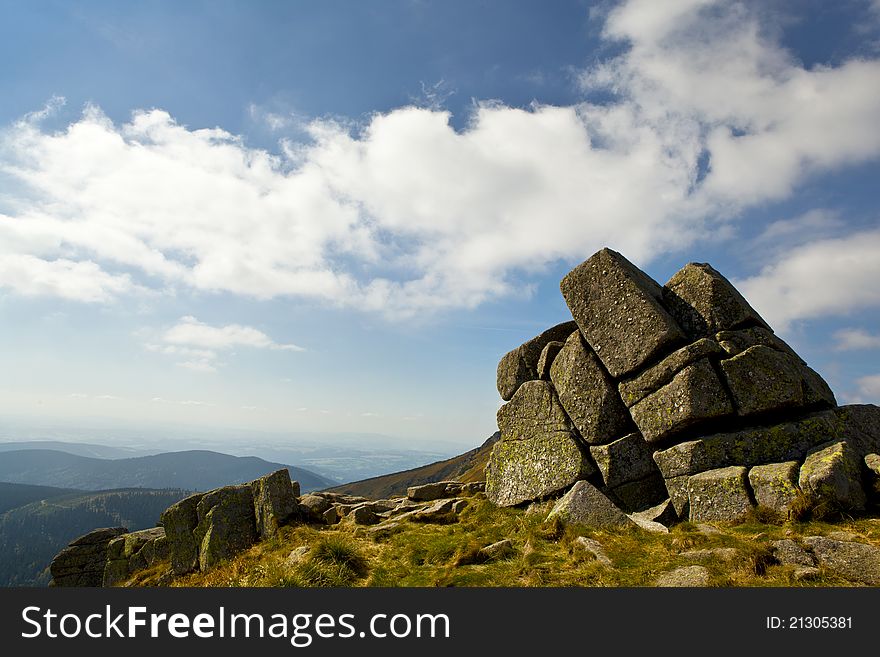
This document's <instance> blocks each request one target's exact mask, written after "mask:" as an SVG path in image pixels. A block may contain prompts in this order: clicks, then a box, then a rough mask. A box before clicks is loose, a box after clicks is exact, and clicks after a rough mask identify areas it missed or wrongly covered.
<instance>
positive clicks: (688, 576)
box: [654, 566, 709, 587]
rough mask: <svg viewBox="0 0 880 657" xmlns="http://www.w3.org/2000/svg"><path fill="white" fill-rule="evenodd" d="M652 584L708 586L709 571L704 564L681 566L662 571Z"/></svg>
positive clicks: (664, 585) (663, 585) (662, 585)
mask: <svg viewBox="0 0 880 657" xmlns="http://www.w3.org/2000/svg"><path fill="white" fill-rule="evenodd" d="M654 586H661V587H684V586H689V587H705V586H709V571H708V570H706V568H705V566H683V567H682V568H676V569H675V570H670V571H669V572H666V573H663V574H662V575H660V577H658V578H657V581H656V582H655V583H654Z"/></svg>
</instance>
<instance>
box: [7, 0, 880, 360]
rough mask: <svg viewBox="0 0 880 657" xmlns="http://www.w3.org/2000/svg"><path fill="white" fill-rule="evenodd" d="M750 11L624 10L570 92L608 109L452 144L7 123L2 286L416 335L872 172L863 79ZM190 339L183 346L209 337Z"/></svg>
mask: <svg viewBox="0 0 880 657" xmlns="http://www.w3.org/2000/svg"><path fill="white" fill-rule="evenodd" d="M754 11H758V10H757V9H755V10H754ZM750 12H752V9H749V8H747V7H746V6H745V5H741V4H733V3H724V2H720V0H719V1H717V2H712V1H710V0H679V1H677V2H668V3H662V8H661V7H660V3H656V2H652V1H648V0H631V1H630V2H626V3H623V4H621V5H619V6H617V7H616V8H614V9H613V10H612V11H611V12H610V13H609V14H608V16H607V20H606V24H605V38H606V39H608V40H609V41H616V42H619V43H620V44H622V45H623V46H624V48H623V51H622V53H621V54H620V55H618V56H616V57H613V58H612V59H610V60H608V61H605V62H603V63H601V64H600V65H599V66H596V67H592V68H591V69H589V70H587V71H585V72H584V74H583V75H582V77H581V82H582V84H583V86H584V89H585V91H588V92H590V91H593V90H596V89H598V88H602V89H610V90H611V91H613V92H614V100H613V101H612V102H610V103H605V104H601V105H600V104H593V103H589V102H584V103H581V104H578V105H576V106H571V107H553V106H547V105H540V104H535V105H533V106H531V107H529V108H514V107H508V106H505V105H503V104H500V103H481V104H478V105H477V106H476V108H475V109H474V111H473V115H472V116H471V117H470V121H469V124H468V125H467V126H466V127H465V128H464V129H463V130H460V131H456V130H455V129H454V128H453V127H452V126H451V124H450V116H449V114H448V112H445V111H443V110H442V109H440V108H439V107H438V106H436V105H433V106H430V105H429V106H428V107H402V108H398V109H395V110H392V111H390V112H387V113H384V114H376V115H375V116H373V117H371V118H370V119H369V120H368V121H367V122H366V124H365V125H363V126H360V127H359V128H357V129H352V127H351V126H349V125H343V124H341V123H336V122H333V121H327V120H315V121H312V122H311V123H309V124H308V125H307V126H306V130H307V132H308V134H309V140H308V141H304V142H291V141H287V142H284V143H283V145H282V148H281V152H280V154H278V155H274V154H271V153H268V152H266V151H263V150H259V149H254V148H249V147H248V146H247V145H246V144H245V143H244V141H243V140H242V139H241V138H240V137H237V136H235V135H232V134H229V133H228V132H226V131H224V130H222V129H219V128H212V129H190V128H188V127H186V126H183V125H180V124H179V123H177V122H176V121H175V120H174V119H173V118H172V116H171V115H170V114H168V113H167V112H164V111H161V110H151V111H139V112H136V113H135V114H134V115H133V117H132V119H131V120H130V121H129V122H128V123H124V124H122V125H118V124H114V123H112V122H111V121H110V120H109V119H108V118H107V117H106V116H104V115H103V114H102V113H101V112H100V110H99V109H97V108H94V107H90V108H87V110H86V111H85V113H84V114H83V116H82V117H81V118H80V119H78V120H77V121H75V122H74V123H72V124H71V125H69V126H68V127H67V128H66V129H64V130H62V131H58V132H51V131H49V130H47V129H45V128H44V127H43V124H42V123H41V121H42V119H43V118H44V117H43V116H42V115H37V114H35V115H32V116H29V117H26V118H25V119H23V120H22V121H19V122H18V123H16V124H15V125H13V126H10V127H9V128H8V129H7V130H5V132H4V133H3V136H2V142H0V167H2V169H0V170H2V172H3V173H5V174H6V176H7V177H8V178H10V179H12V180H14V181H16V185H17V187H16V189H17V191H16V192H15V193H14V195H13V197H12V202H11V203H10V204H8V207H7V208H6V209H5V210H4V211H5V214H0V286H3V287H6V288H9V289H12V290H14V291H16V292H18V293H21V294H53V295H56V296H63V297H66V298H72V299H80V300H83V301H93V302H103V301H107V300H110V299H113V298H117V297H120V296H124V295H127V294H131V293H138V292H141V291H143V290H146V289H150V290H159V291H170V292H173V291H175V290H177V289H184V290H186V289H195V290H202V291H217V292H227V293H234V294H240V295H247V296H252V297H256V298H261V299H269V298H276V297H295V298H311V299H317V300H322V301H325V302H327V303H332V304H339V305H341V306H345V307H354V308H359V309H363V310H367V311H379V312H383V313H388V314H392V315H413V314H422V313H426V312H431V311H436V310H442V309H445V308H455V307H464V308H469V307H474V306H476V305H478V304H480V303H482V302H484V301H487V300H490V299H495V298H499V297H502V296H505V295H511V294H513V293H519V294H526V293H528V292H529V289H530V288H529V285H528V283H529V280H530V276H532V275H534V274H535V273H536V272H539V271H540V270H541V269H542V268H543V267H546V266H548V265H550V264H552V263H554V262H557V261H559V260H560V259H562V260H565V261H568V262H577V261H579V260H581V259H582V258H584V257H585V256H587V255H589V254H590V253H592V252H593V251H595V250H596V249H597V248H600V247H602V246H605V245H608V246H611V247H612V248H616V249H619V250H622V251H624V252H626V253H627V255H628V256H629V257H631V258H632V259H634V260H635V261H636V262H637V263H638V264H641V265H646V264H647V263H648V262H649V261H650V260H651V259H652V258H655V257H657V256H658V255H661V254H664V253H669V252H672V251H676V250H681V249H683V248H685V247H687V246H688V245H689V244H690V243H691V242H693V241H694V240H697V239H701V238H705V237H707V236H709V235H711V234H713V233H714V231H715V230H716V229H717V227H718V226H717V222H718V221H729V220H732V219H733V218H735V216H736V214H737V213H738V212H740V211H741V210H743V209H744V208H746V207H748V206H749V205H751V204H755V203H761V202H766V201H770V200H776V199H780V198H784V197H786V196H787V195H789V194H791V192H792V190H793V189H795V187H796V186H797V185H798V184H800V183H802V182H803V181H804V180H805V178H806V177H807V176H809V175H811V174H814V173H817V172H822V171H828V170H832V169H836V168H838V167H840V166H843V165H847V164H852V163H858V162H862V161H864V160H866V159H868V158H874V157H876V156H877V155H878V153H880V132H878V131H877V130H876V117H877V116H878V115H880V94H877V92H876V89H877V88H878V86H880V61H877V60H864V59H860V60H856V59H853V60H850V61H846V62H843V63H842V64H840V65H839V66H836V67H814V68H810V69H807V68H804V67H803V66H802V65H801V64H799V63H798V62H797V61H796V60H795V59H794V58H793V57H792V56H791V55H790V54H789V53H788V52H786V51H785V50H784V49H783V48H782V47H781V46H780V45H779V44H778V42H777V41H775V40H774V38H773V37H772V36H771V35H768V34H766V33H765V32H764V31H763V29H762V27H761V17H760V16H759V15H757V14H756V13H750ZM263 118H264V119H265V120H266V121H268V122H269V123H271V124H272V125H275V126H276V127H278V128H279V129H281V128H283V127H284V122H283V121H282V120H281V119H282V118H283V117H277V116H274V115H273V116H268V115H267V116H265V117H263ZM285 120H286V119H285ZM273 122H274V123H273ZM22 259H24V262H25V265H22V264H21V262H22ZM7 261H8V262H11V263H13V264H4V263H7ZM23 266H27V267H31V268H32V269H33V270H34V271H38V272H43V273H44V275H43V276H42V277H37V278H36V279H34V277H32V276H31V275H30V274H29V273H27V272H25V273H23V272H22V271H21V267H23ZM16 267H18V269H16ZM58 270H61V272H62V273H63V274H64V275H61V273H58ZM68 271H70V272H71V276H70V277H68V276H67V273H68ZM53 272H54V274H55V275H54V276H53ZM32 279H33V280H37V281H39V282H38V283H33V282H31V281H32ZM68 281H73V282H68ZM782 291H783V290H782V289H781V288H779V289H777V290H776V292H775V293H776V294H781V293H782ZM793 303H794V302H792V301H790V300H785V301H784V304H783V305H788V306H791V305H792V304H793ZM227 328H228V327H227ZM207 329H210V327H206V328H201V329H200V328H199V327H197V326H189V327H185V330H186V331H190V332H192V331H202V334H203V337H207V336H212V337H211V338H210V339H218V340H222V339H224V336H228V334H226V333H222V332H217V330H214V329H212V330H210V331H209V330H207ZM175 344H189V343H183V342H181V343H175ZM198 344H199V345H200V346H202V347H208V348H210V346H209V345H205V344H204V342H201V343H198ZM192 362H194V363H198V362H199V361H197V360H196V361H192Z"/></svg>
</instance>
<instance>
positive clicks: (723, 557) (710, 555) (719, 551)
mask: <svg viewBox="0 0 880 657" xmlns="http://www.w3.org/2000/svg"><path fill="white" fill-rule="evenodd" d="M738 554H739V552H738V551H737V549H736V548H732V547H719V548H705V549H702V550H687V551H685V552H679V553H678V556H680V557H681V558H682V559H687V560H688V561H707V560H709V559H718V560H719V561H733V560H734V559H736V557H737V555H738Z"/></svg>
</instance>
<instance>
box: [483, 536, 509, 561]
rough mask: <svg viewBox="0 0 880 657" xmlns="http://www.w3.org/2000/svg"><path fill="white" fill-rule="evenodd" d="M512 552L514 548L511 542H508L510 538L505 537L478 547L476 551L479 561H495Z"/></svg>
mask: <svg viewBox="0 0 880 657" xmlns="http://www.w3.org/2000/svg"><path fill="white" fill-rule="evenodd" d="M514 552H516V550H514V548H513V543H511V542H510V539H507V538H505V539H504V540H502V541H498V542H496V543H492V544H491V545H487V546H485V547H483V548H480V551H479V553H478V555H479V561H482V562H486V561H497V560H499V559H504V558H506V557H509V556H512V555H513V554H514Z"/></svg>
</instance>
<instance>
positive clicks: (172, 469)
mask: <svg viewBox="0 0 880 657" xmlns="http://www.w3.org/2000/svg"><path fill="white" fill-rule="evenodd" d="M281 468H287V469H288V470H290V476H291V478H292V479H295V480H297V481H299V483H300V487H301V488H302V490H303V491H309V490H316V489H319V488H325V487H326V486H330V485H332V483H333V482H331V481H330V480H329V479H326V478H324V477H322V476H320V475H318V474H315V473H314V472H311V471H309V470H304V469H303V468H296V467H293V466H288V465H284V464H281V463H271V462H269V461H264V460H263V459H260V458H257V457H255V456H230V455H228V454H220V453H218V452H210V451H203V450H193V451H187V452H167V453H164V454H156V455H154V456H142V457H137V458H126V459H96V458H90V457H85V456H77V455H75V454H68V453H66V452H60V451H56V450H44V449H28V450H19V451H12V452H5V453H4V454H3V457H2V459H0V481H8V482H11V483H22V484H39V485H45V486H60V487H64V488H76V489H80V490H107V489H112V488H183V489H187V490H209V489H212V488H218V487H220V486H226V485H230V484H240V483H244V482H247V481H252V480H254V479H256V478H258V477H260V476H262V475H265V474H268V473H270V472H273V471H275V470H279V469H281Z"/></svg>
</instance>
